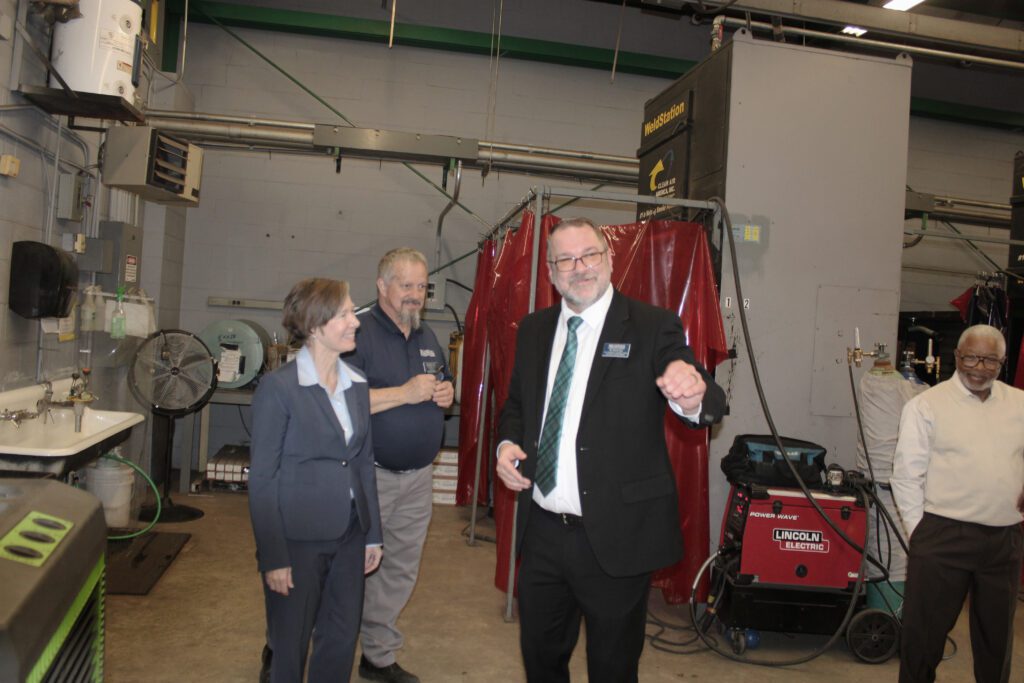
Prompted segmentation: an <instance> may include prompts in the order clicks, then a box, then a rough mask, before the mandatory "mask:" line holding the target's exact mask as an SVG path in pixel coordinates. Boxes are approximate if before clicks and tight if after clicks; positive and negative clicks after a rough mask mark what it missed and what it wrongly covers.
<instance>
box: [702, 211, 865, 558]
mask: <svg viewBox="0 0 1024 683" xmlns="http://www.w3.org/2000/svg"><path fill="white" fill-rule="evenodd" d="M708 201H710V202H713V203H715V204H717V205H718V207H719V210H720V211H721V213H722V219H723V221H724V222H725V234H726V236H727V237H728V240H729V252H730V254H731V255H732V258H731V259H730V260H731V261H732V277H733V284H734V286H735V287H736V300H737V301H743V289H742V285H741V284H740V271H739V264H738V261H737V255H736V240H735V239H734V238H733V234H732V220H731V219H730V218H729V210H728V209H727V208H726V206H725V200H723V199H722V198H721V197H711V198H710V199H709V200H708ZM737 308H738V309H739V313H740V325H741V327H742V328H743V341H744V343H745V345H746V347H747V357H748V358H749V359H750V370H751V372H752V373H753V375H754V388H755V389H756V390H757V398H758V400H759V401H760V402H761V412H762V413H763V414H764V418H765V421H766V422H767V423H768V429H769V430H770V431H771V433H772V438H773V439H774V440H775V445H776V446H777V447H778V449H779V454H780V455H781V456H782V461H783V462H784V463H786V466H787V467H788V468H789V471H790V473H791V474H792V475H793V479H794V480H795V481H796V483H797V486H799V488H800V490H801V491H802V492H803V494H804V497H806V498H807V502H808V503H810V504H811V507H813V508H814V509H815V510H816V511H817V512H818V514H819V515H821V518H822V519H823V520H824V521H825V523H826V524H828V525H829V527H831V529H832V530H833V531H834V532H835V533H836V535H837V536H839V538H841V539H843V541H844V542H845V543H846V544H847V545H848V546H850V547H851V548H853V550H854V551H855V552H857V553H858V554H860V555H862V556H864V557H865V558H868V559H869V561H871V563H872V564H874V565H875V566H876V567H878V569H880V570H881V571H883V572H884V571H885V567H883V566H882V565H881V564H879V563H878V562H877V561H876V560H874V558H870V557H869V553H866V552H864V548H863V547H861V545H860V544H859V543H857V542H856V541H854V540H853V539H852V538H850V537H849V535H847V533H846V532H845V531H843V529H841V528H840V527H839V525H838V524H836V523H835V521H833V520H832V518H831V517H829V516H828V513H826V512H825V510H824V509H823V508H822V507H821V504H820V503H818V501H817V500H816V499H815V498H814V495H813V494H812V493H811V490H810V489H809V488H807V484H805V483H804V480H803V478H802V477H801V476H800V473H799V472H797V469H796V466H795V465H794V464H793V462H792V461H791V460H790V459H789V458H788V457H786V447H785V445H784V444H783V443H782V437H780V436H779V430H778V429H777V428H776V427H775V420H774V419H772V414H771V410H770V409H769V408H768V399H767V398H765V395H764V387H763V386H762V384H761V374H760V372H759V371H758V369H757V357H756V356H755V355H754V345H753V342H752V341H751V337H750V326H749V325H748V323H747V312H746V310H745V307H744V306H737Z"/></svg>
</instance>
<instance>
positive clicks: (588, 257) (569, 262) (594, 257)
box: [548, 249, 608, 273]
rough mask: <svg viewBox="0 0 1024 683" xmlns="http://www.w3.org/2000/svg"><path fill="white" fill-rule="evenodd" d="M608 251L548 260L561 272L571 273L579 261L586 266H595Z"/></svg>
mask: <svg viewBox="0 0 1024 683" xmlns="http://www.w3.org/2000/svg"><path fill="white" fill-rule="evenodd" d="M606 253H608V250H607V249H605V250H604V251H594V252H591V253H589V254H584V255H583V256H563V257H562V258H556V259H555V260H554V261H548V263H550V264H552V265H553V266H554V267H555V270H557V271H558V272H560V273H569V272H572V271H574V270H576V262H577V261H579V262H580V263H582V264H583V265H584V267H586V268H593V267H594V266H596V265H597V264H598V263H600V262H601V257H603V256H604V255H605V254H606Z"/></svg>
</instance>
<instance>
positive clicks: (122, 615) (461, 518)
mask: <svg viewBox="0 0 1024 683" xmlns="http://www.w3.org/2000/svg"><path fill="white" fill-rule="evenodd" d="M179 502H182V503H187V504H188V505H192V506H195V507H199V508H202V509H203V510H205V511H206V516H204V517H203V518H202V519H200V520H197V521H194V522H188V523H183V524H169V525H161V528H164V529H165V530H167V531H185V532H189V533H191V534H192V538H191V540H190V541H189V542H188V543H187V544H186V545H185V547H184V548H183V549H182V552H181V554H180V555H179V556H178V558H177V559H176V560H175V561H174V563H173V564H172V565H171V567H170V568H169V569H168V571H167V572H166V573H165V574H164V575H163V577H162V578H161V579H160V581H159V582H158V583H157V585H156V586H155V588H154V589H153V590H152V591H151V592H150V594H149V595H147V596H144V597H135V596H122V595H112V596H108V598H107V633H106V677H105V680H106V681H108V682H109V683H138V682H140V681H147V682H148V683H162V682H164V681H168V682H170V681H174V682H175V683H178V682H180V681H189V682H195V683H200V682H205V681H209V682H211V683H232V682H235V681H238V682H244V683H256V680H257V674H258V671H259V655H260V650H261V648H262V646H263V633H264V617H263V601H262V594H261V589H260V583H259V577H258V576H257V573H256V564H255V559H254V550H255V548H254V544H253V539H252V532H251V530H250V526H249V513H248V507H247V501H246V496H245V494H239V493H228V492H224V493H213V494H206V495H195V496H189V497H188V498H187V499H186V500H179ZM468 518H469V511H468V510H466V509H462V508H451V507H441V506H439V507H435V510H434V521H433V523H432V525H431V530H430V536H429V538H428V541H427V546H426V550H425V555H424V560H423V568H422V571H421V574H420V581H419V585H418V587H417V589H416V592H415V594H414V595H413V598H412V601H411V603H410V604H409V607H408V608H407V609H406V611H405V613H404V614H403V617H402V621H401V627H402V629H403V631H404V632H405V634H406V646H405V649H404V650H403V652H402V653H401V654H400V656H399V661H400V663H401V664H402V665H403V666H404V667H406V668H407V669H409V670H410V671H412V672H414V673H416V674H418V675H419V676H420V677H421V678H422V680H423V681H425V683H446V682H448V681H452V682H456V681H458V682H478V683H484V682H488V683H491V682H504V681H522V680H524V676H523V670H522V664H521V662H520V657H519V647H518V633H519V632H518V625H517V624H515V623H511V624H510V623H505V621H504V620H503V619H502V615H503V610H504V604H505V602H504V594H503V593H500V592H499V591H498V590H497V589H496V588H494V586H493V582H492V577H493V574H494V546H493V545H491V544H488V543H480V544H479V545H477V546H475V547H469V546H467V545H466V542H465V539H464V537H463V536H462V534H461V532H462V530H463V529H464V527H465V526H466V523H467V520H468ZM488 531H490V527H489V526H488V525H487V524H484V525H482V527H481V528H480V531H479V532H478V533H488ZM652 609H654V610H655V612H656V613H657V614H658V615H659V616H661V617H662V618H663V619H665V620H667V621H671V622H673V623H680V622H687V621H688V617H687V616H686V613H685V611H684V609H683V608H682V607H669V606H666V605H664V604H661V603H660V601H659V600H657V599H656V598H655V599H652ZM654 632H655V629H653V628H649V633H654ZM1017 634H1018V635H1017V637H1016V644H1015V652H1014V676H1013V677H1011V680H1020V676H1021V675H1022V672H1024V642H1022V641H1024V610H1018V612H1017ZM663 637H665V638H673V639H685V638H686V634H685V633H680V634H678V635H665V636H663ZM953 637H954V638H955V639H956V641H957V642H958V643H959V644H960V652H959V654H957V655H956V656H955V657H954V658H952V659H951V660H949V661H947V662H945V663H943V665H942V666H941V667H940V668H939V676H938V679H939V681H948V682H952V681H957V682H959V681H969V680H972V679H973V677H972V675H971V673H970V672H971V655H970V652H969V646H968V638H967V627H966V618H965V617H962V618H961V620H960V623H959V624H958V625H957V628H956V629H955V631H954V634H953ZM764 640H765V643H764V644H763V645H762V647H761V648H759V649H758V650H756V651H751V652H750V653H748V654H750V655H751V656H758V657H763V658H771V659H781V658H785V657H791V656H795V655H798V654H800V653H802V652H807V651H809V650H810V649H812V648H813V647H815V646H817V645H819V644H820V643H822V642H823V639H817V638H806V637H804V638H789V637H787V636H782V635H779V634H765V635H764ZM583 646H584V644H583V643H582V642H581V643H580V646H579V647H577V650H576V656H575V657H574V658H573V662H572V673H573V679H574V680H577V681H584V680H586V663H585V661H584V658H583V656H582V655H583ZM685 649H687V650H691V649H697V648H694V647H693V646H690V647H688V648H685ZM896 673H897V663H896V661H895V660H891V661H889V662H887V663H885V664H881V665H876V666H872V665H867V664H863V663H860V662H859V661H857V660H855V659H854V658H853V656H852V655H851V654H850V652H849V651H848V649H847V647H846V645H845V644H844V643H840V644H837V645H835V646H834V647H833V648H832V649H831V650H830V651H829V652H828V653H826V654H825V655H824V656H822V657H820V658H818V659H816V660H814V661H812V662H809V663H806V664H802V665H799V666H795V667H788V668H785V669H773V668H765V667H757V666H749V665H745V664H737V663H734V662H731V661H728V660H726V659H724V658H722V657H720V656H719V655H717V654H714V653H711V652H708V651H698V652H697V653H696V654H690V655H679V654H671V653H668V652H663V651H660V650H658V649H655V648H654V647H652V646H651V644H650V643H648V645H647V647H646V648H645V649H644V654H643V658H642V660H641V662H640V680H641V681H643V682H644V683H648V682H651V683H659V682H668V681H674V682H678V681H681V680H699V679H704V680H711V679H715V680H719V681H728V682H732V681H736V682H743V681H758V683H769V682H775V681H779V682H781V681H787V682H789V681H809V682H810V681H825V680H827V681H829V683H844V682H846V681H857V682H858V683H859V682H861V681H865V680H873V681H895V680H896ZM353 680H358V676H353Z"/></svg>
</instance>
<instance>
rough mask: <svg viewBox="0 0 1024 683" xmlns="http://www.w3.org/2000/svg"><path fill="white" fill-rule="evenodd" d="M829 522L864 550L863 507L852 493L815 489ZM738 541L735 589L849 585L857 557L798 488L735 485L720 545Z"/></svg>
mask: <svg viewBox="0 0 1024 683" xmlns="http://www.w3.org/2000/svg"><path fill="white" fill-rule="evenodd" d="M812 495H813V496H814V499H815V500H816V501H817V503H818V504H819V505H820V506H821V507H822V509H824V510H825V512H826V514H828V516H829V518H830V519H831V520H832V521H833V522H834V523H835V524H836V526H838V527H839V528H840V529H842V530H843V532H844V533H845V534H846V535H847V536H848V537H850V538H851V539H852V540H853V541H854V542H855V543H857V544H858V545H860V546H861V547H863V545H864V542H865V538H866V536H867V517H866V514H865V508H864V505H863V504H862V503H861V502H860V501H859V500H858V498H857V497H855V496H852V495H835V494H831V493H825V492H823V491H813V492H812ZM735 543H739V544H740V546H741V551H740V563H739V567H738V569H737V572H736V575H735V581H736V583H737V584H739V585H764V586H778V587H783V586H790V587H794V588H838V589H846V588H850V587H852V585H853V584H854V583H855V582H856V581H857V575H858V573H859V571H860V564H861V556H860V553H859V552H857V551H856V550H854V549H853V548H851V547H850V545H849V544H848V543H847V542H846V541H844V540H843V539H842V538H840V537H839V535H838V534H837V533H836V532H835V531H834V530H833V529H832V528H831V527H830V526H829V525H828V523H827V522H826V521H825V520H824V519H822V517H821V515H820V514H819V513H818V511H817V510H815V509H814V508H813V507H812V506H811V504H810V502H809V501H808V500H807V498H806V497H805V496H804V494H803V492H802V491H801V490H800V489H789V488H761V487H757V486H755V487H752V488H748V487H744V486H739V487H737V486H734V487H733V488H732V491H731V492H730V496H729V504H728V505H727V506H726V509H725V519H723V520H722V544H723V546H726V545H731V544H735Z"/></svg>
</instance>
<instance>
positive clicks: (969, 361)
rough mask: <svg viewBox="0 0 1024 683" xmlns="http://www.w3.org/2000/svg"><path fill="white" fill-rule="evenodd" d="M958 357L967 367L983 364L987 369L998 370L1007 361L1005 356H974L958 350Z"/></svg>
mask: <svg viewBox="0 0 1024 683" xmlns="http://www.w3.org/2000/svg"><path fill="white" fill-rule="evenodd" d="M956 357H957V358H959V359H960V362H961V363H963V364H964V367H965V368H976V367H978V365H979V364H980V365H982V366H984V367H985V369H986V370H998V369H999V368H1000V367H1002V365H1003V363H1004V362H1006V359H1005V358H989V357H988V356H972V355H965V354H961V353H960V352H959V351H957V352H956Z"/></svg>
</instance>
